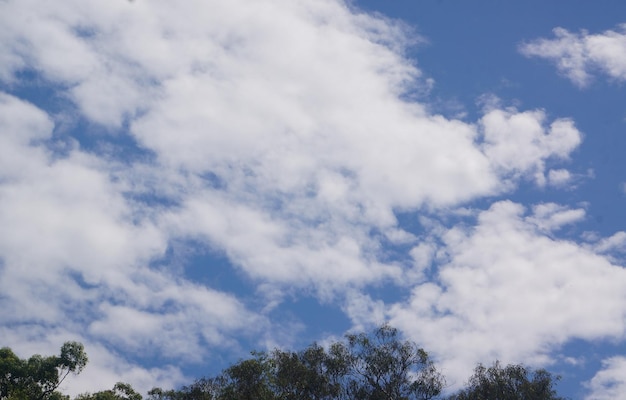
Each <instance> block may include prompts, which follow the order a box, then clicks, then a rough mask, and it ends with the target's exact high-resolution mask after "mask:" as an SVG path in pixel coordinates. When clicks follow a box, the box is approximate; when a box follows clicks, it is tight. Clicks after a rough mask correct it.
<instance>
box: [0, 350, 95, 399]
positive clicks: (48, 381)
mask: <svg viewBox="0 0 626 400" xmlns="http://www.w3.org/2000/svg"><path fill="white" fill-rule="evenodd" d="M86 364H87V355H86V354H85V351H84V348H83V345H82V344H80V343H78V342H66V343H64V344H63V346H62V347H61V354H60V356H48V357H43V356H40V355H39V354H35V355H33V356H32V357H30V358H29V359H28V360H23V359H20V358H19V357H17V356H16V355H15V353H13V351H12V350H11V349H9V348H7V347H5V348H2V349H0V400H5V399H6V400H9V399H10V400H21V399H28V400H62V399H68V397H67V396H63V395H62V394H61V393H59V392H57V391H56V389H57V388H58V387H59V385H60V384H61V383H62V382H63V380H64V379H65V378H66V377H67V376H68V375H69V374H70V373H75V374H78V373H80V372H81V371H82V370H83V368H84V367H85V365H86Z"/></svg>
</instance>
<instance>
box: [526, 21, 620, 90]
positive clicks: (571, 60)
mask: <svg viewBox="0 0 626 400" xmlns="http://www.w3.org/2000/svg"><path fill="white" fill-rule="evenodd" d="M554 36H555V38H554V39H537V40H534V41H530V42H528V43H524V44H523V45H521V46H520V52H521V53H522V54H524V55H525V56H527V57H541V58H545V59H548V60H550V61H552V62H553V63H555V64H556V66H557V69H558V70H559V72H561V73H562V74H563V75H565V76H566V77H567V78H568V79H570V80H571V81H572V82H573V83H574V84H576V85H577V86H579V87H585V86H587V85H589V83H590V82H591V80H592V77H593V75H595V74H596V73H597V72H602V73H604V74H606V75H608V76H609V77H610V78H612V79H614V80H616V81H624V80H626V25H620V26H619V28H618V29H617V30H608V31H605V32H602V33H597V34H591V33H589V32H587V31H585V30H583V31H581V32H580V33H572V32H569V31H568V30H567V29H564V28H555V29H554Z"/></svg>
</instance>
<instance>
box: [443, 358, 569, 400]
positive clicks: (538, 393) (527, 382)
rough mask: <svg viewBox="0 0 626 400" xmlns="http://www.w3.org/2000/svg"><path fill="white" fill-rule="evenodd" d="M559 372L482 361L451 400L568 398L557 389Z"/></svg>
mask: <svg viewBox="0 0 626 400" xmlns="http://www.w3.org/2000/svg"><path fill="white" fill-rule="evenodd" d="M558 380H559V377H558V376H556V377H555V376H553V375H552V374H550V373H549V372H548V371H546V370H544V369H539V370H535V371H531V370H530V369H528V368H526V367H525V366H523V365H507V366H506V367H502V366H501V365H500V363H499V362H497V361H496V362H495V363H494V364H493V365H492V366H491V367H488V368H487V367H485V366H484V365H482V364H479V365H478V366H477V367H476V369H475V370H474V374H473V375H472V376H471V377H470V379H469V381H468V383H467V387H466V388H465V389H463V390H461V391H460V392H459V393H457V394H455V395H453V396H450V397H449V398H448V399H449V400H564V398H563V397H560V396H558V395H557V393H556V391H555V390H554V385H555V383H556V381H558Z"/></svg>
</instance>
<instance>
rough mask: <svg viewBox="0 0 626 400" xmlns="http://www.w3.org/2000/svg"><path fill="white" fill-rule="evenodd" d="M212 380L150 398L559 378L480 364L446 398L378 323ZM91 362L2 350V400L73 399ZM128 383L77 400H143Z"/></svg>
mask: <svg viewBox="0 0 626 400" xmlns="http://www.w3.org/2000/svg"><path fill="white" fill-rule="evenodd" d="M251 354H252V356H251V357H250V358H248V359H244V360H240V361H238V362H237V363H235V364H233V365H231V366H230V367H228V368H226V369H225V370H224V371H222V372H221V373H220V374H218V375H217V376H213V377H205V378H201V379H198V380H196V381H195V382H193V383H191V384H190V385H186V386H183V387H180V388H178V389H168V390H164V389H162V388H153V389H152V390H150V391H149V392H148V393H147V396H146V397H145V399H147V400H430V399H445V400H518V399H519V400H560V399H563V398H562V397H560V396H558V394H557V392H556V390H555V385H556V382H557V381H558V376H554V375H552V374H551V373H550V372H548V371H546V370H544V369H538V370H533V369H530V368H527V367H525V366H523V365H506V366H502V365H501V364H500V363H498V362H495V363H494V364H493V365H491V366H488V367H487V366H484V365H482V364H479V365H478V366H477V367H476V368H475V370H474V374H473V375H472V376H471V377H470V379H469V380H468V382H467V383H466V385H465V387H464V388H462V389H461V390H459V391H458V392H456V393H454V394H451V395H447V396H443V395H442V392H443V391H444V390H445V389H446V381H445V378H444V376H443V375H442V374H441V373H440V372H439V371H438V370H437V368H436V367H435V364H434V363H433V361H432V360H431V359H430V357H429V356H428V354H427V353H426V351H424V350H423V349H422V348H420V347H418V346H417V345H416V344H415V343H413V342H411V341H405V340H401V338H400V336H399V333H398V330H397V329H395V328H392V327H390V326H388V325H383V326H381V327H379V328H377V329H375V330H374V331H372V332H369V333H360V334H348V335H346V337H345V340H342V341H336V342H333V343H331V344H330V345H329V346H328V347H326V348H325V347H322V346H320V345H318V344H315V343H314V344H312V345H310V346H308V347H307V348H305V349H303V350H301V351H298V352H293V351H285V350H280V349H275V350H273V351H271V352H252V353H251ZM87 361H88V358H87V355H86V353H85V350H84V347H83V345H82V344H80V343H77V342H66V343H65V344H64V345H63V346H62V347H61V351H60V354H59V355H58V356H48V357H42V356H40V355H33V356H32V357H30V358H28V359H20V358H19V357H17V356H16V355H15V354H14V353H13V351H12V350H11V349H10V348H7V347H5V348H2V349H0V400H70V397H69V396H68V395H64V394H63V393H61V392H60V391H59V387H60V385H61V383H62V382H63V381H64V380H65V378H66V377H67V376H68V375H69V374H78V373H80V372H81V371H82V370H83V369H84V368H85V366H86V364H87ZM143 399H144V397H143V396H142V395H141V394H139V393H137V392H136V391H135V390H134V389H133V387H132V386H131V385H130V384H127V383H121V382H120V383H117V384H115V385H114V387H113V388H112V389H110V390H105V391H99V392H95V393H84V394H81V395H78V396H76V397H74V400H143Z"/></svg>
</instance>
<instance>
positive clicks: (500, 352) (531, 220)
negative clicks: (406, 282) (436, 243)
mask: <svg viewBox="0 0 626 400" xmlns="http://www.w3.org/2000/svg"><path fill="white" fill-rule="evenodd" d="M524 211H525V210H524V208H523V207H522V206H521V205H519V204H516V203H512V202H509V201H503V202H498V203H496V204H494V205H493V206H491V208H490V209H489V210H487V211H483V212H481V213H480V214H479V216H478V221H477V224H476V226H474V227H468V228H464V227H460V226H457V227H453V228H451V229H449V230H447V231H446V232H445V233H444V234H443V235H442V236H441V239H442V240H443V241H444V243H445V246H446V248H445V254H443V255H442V256H441V257H440V258H441V264H442V265H441V266H440V267H439V270H438V275H437V279H436V280H435V281H434V282H428V283H424V284H421V285H418V286H416V287H415V288H414V289H413V291H412V295H411V297H410V299H408V300H407V301H406V302H399V303H396V304H388V305H387V315H388V317H389V319H390V321H391V323H392V324H393V325H394V326H398V327H399V328H401V329H402V330H403V331H404V332H405V333H407V334H408V335H409V336H410V337H411V338H413V339H414V340H416V341H417V342H418V343H420V345H422V346H424V347H425V348H427V349H430V350H431V351H432V352H433V353H434V355H435V356H436V357H437V358H438V359H439V360H441V366H442V368H443V369H444V371H446V374H448V375H449V376H450V377H451V382H450V383H451V384H452V385H460V384H462V383H463V382H464V381H465V379H466V378H467V376H468V373H469V372H470V371H471V369H472V367H473V365H475V364H476V363H477V362H483V363H490V362H492V361H493V360H496V359H499V360H501V361H502V362H505V363H507V362H524V363H527V364H530V365H536V366H541V365H546V364H548V363H550V360H551V357H552V356H551V352H552V351H553V350H554V349H556V348H558V347H559V346H560V345H562V344H564V343H566V342H568V341H569V340H570V339H573V338H578V339H584V340H593V339H601V338H606V337H612V338H616V339H619V338H622V337H623V335H624V332H625V330H626V325H625V323H624V321H625V319H624V317H625V316H626V306H625V304H626V302H625V300H626V298H625V297H624V293H626V272H624V270H623V268H621V267H620V266H617V265H613V264H611V262H610V261H609V260H608V259H607V258H605V257H603V256H602V255H598V254H596V253H594V252H593V251H590V250H586V249H584V248H582V247H580V246H578V245H577V244H576V243H574V242H571V241H566V240H559V239H554V238H551V237H548V236H546V235H544V233H543V232H544V230H545V229H554V228H555V227H558V226H560V225H561V224H563V223H571V222H574V221H576V220H578V219H580V218H581V217H582V216H583V215H584V213H581V212H578V211H576V210H571V211H568V210H566V209H565V208H563V207H559V206H556V205H554V204H544V205H539V206H536V207H535V209H534V213H533V214H531V215H527V216H526V215H525V213H524Z"/></svg>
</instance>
